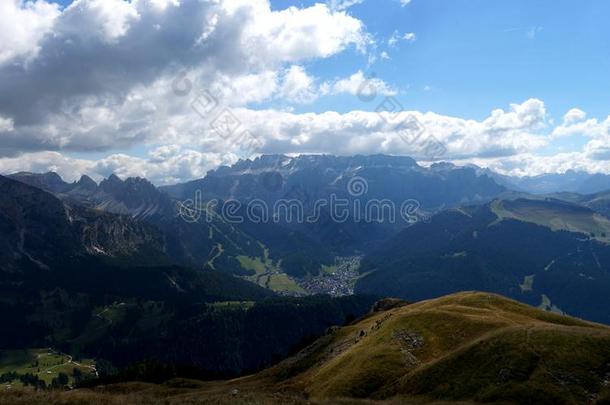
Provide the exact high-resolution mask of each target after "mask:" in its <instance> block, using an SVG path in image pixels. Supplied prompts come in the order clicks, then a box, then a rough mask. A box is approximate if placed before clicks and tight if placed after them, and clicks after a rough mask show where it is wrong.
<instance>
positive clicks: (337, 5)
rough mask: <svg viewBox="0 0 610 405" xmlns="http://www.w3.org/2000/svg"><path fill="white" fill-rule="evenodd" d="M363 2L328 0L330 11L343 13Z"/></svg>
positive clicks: (357, 0)
mask: <svg viewBox="0 0 610 405" xmlns="http://www.w3.org/2000/svg"><path fill="white" fill-rule="evenodd" d="M363 2H364V0H330V1H329V2H328V4H329V6H330V9H331V10H336V11H343V10H347V9H348V8H350V7H352V6H355V5H356V4H361V3H363Z"/></svg>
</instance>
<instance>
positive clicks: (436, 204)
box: [161, 155, 505, 210]
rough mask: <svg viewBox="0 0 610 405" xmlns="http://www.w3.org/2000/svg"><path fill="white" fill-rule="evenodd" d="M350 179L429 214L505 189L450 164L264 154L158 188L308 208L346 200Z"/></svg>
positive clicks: (405, 159) (393, 158)
mask: <svg viewBox="0 0 610 405" xmlns="http://www.w3.org/2000/svg"><path fill="white" fill-rule="evenodd" d="M354 177H361V178H363V179H364V180H366V182H367V186H368V188H367V190H366V192H365V193H364V194H363V195H365V196H366V198H370V199H375V198H377V199H384V198H387V199H390V200H392V201H394V202H402V201H404V200H408V199H415V200H418V201H419V202H420V203H421V205H422V208H425V209H428V210H434V209H438V208H441V207H446V206H452V205H455V204H463V203H466V202H472V201H481V200H486V199H489V198H492V197H494V196H496V195H497V194H499V193H500V192H502V191H504V190H505V189H504V187H501V186H499V185H498V184H496V183H495V182H494V181H493V180H492V179H491V178H489V177H488V176H487V175H477V173H476V171H475V170H474V169H472V168H467V167H457V166H454V165H451V164H436V165H433V166H432V167H431V168H424V167H421V166H419V165H418V164H417V162H416V161H415V160H413V159H411V158H409V157H402V156H386V155H371V156H352V157H342V156H329V155H300V156H297V157H288V156H284V155H265V156H261V157H260V158H257V159H254V160H242V161H239V162H238V163H236V164H235V165H233V166H231V167H221V168H219V169H217V170H215V171H211V172H209V173H208V175H207V176H206V177H205V178H203V179H201V180H195V181H191V182H188V183H184V184H178V185H175V186H168V187H161V190H163V191H165V192H167V193H168V194H169V195H171V196H173V197H175V198H179V199H185V198H192V196H193V195H194V194H195V192H196V191H201V192H202V193H203V196H204V197H205V198H208V199H210V198H218V199H222V200H227V199H236V200H240V201H249V200H252V199H261V200H263V201H265V202H267V203H272V202H275V201H277V200H278V199H281V198H289V197H290V198H299V199H300V200H301V201H303V202H305V203H310V204H311V203H313V202H314V201H315V200H318V199H321V198H328V197H329V196H330V195H331V194H333V193H335V194H337V196H339V197H347V196H348V188H347V187H348V183H349V180H350V179H352V178H354Z"/></svg>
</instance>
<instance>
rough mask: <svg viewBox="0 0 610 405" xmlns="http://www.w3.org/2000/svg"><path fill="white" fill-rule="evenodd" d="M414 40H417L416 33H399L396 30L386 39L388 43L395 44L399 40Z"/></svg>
mask: <svg viewBox="0 0 610 405" xmlns="http://www.w3.org/2000/svg"><path fill="white" fill-rule="evenodd" d="M415 40H417V35H416V34H415V33H414V32H407V33H404V34H400V33H398V31H394V33H392V36H390V38H389V39H388V45H389V46H396V44H398V43H399V42H400V41H406V42H415Z"/></svg>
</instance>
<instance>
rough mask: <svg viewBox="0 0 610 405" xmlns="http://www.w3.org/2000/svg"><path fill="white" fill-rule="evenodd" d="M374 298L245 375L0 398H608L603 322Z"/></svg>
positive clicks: (0, 399) (497, 307)
mask: <svg viewBox="0 0 610 405" xmlns="http://www.w3.org/2000/svg"><path fill="white" fill-rule="evenodd" d="M381 308H383V309H385V310H380V311H378V312H373V313H371V314H369V315H368V316H366V317H364V318H363V319H360V320H358V321H356V322H354V323H353V324H351V325H349V326H346V327H342V328H334V329H332V330H329V331H328V333H327V334H326V335H325V336H323V337H322V338H320V339H318V340H317V341H316V342H315V343H314V344H312V345H311V346H309V347H308V348H306V349H305V350H303V351H302V352H300V353H299V354H297V355H295V356H293V357H291V358H289V359H287V360H285V361H283V362H282V363H280V364H278V365H277V366H275V367H273V368H271V369H268V370H266V371H264V372H262V373H259V374H257V375H254V376H250V377H245V378H241V379H237V380H232V381H225V382H213V383H204V382H193V381H183V380H180V381H178V380H174V381H171V382H168V383H166V384H164V385H149V384H139V383H131V384H123V385H116V386H109V387H98V388H96V389H95V390H75V391H72V392H66V393H41V394H31V393H30V394H23V393H18V392H17V393H12V394H6V393H5V394H3V396H0V403H15V404H20V403H23V404H26V403H27V404H30V403H40V404H42V403H66V404H67V403H83V404H85V403H99V404H102V403H103V404H114V403H116V404H121V405H128V404H132V403H133V404H135V403H150V404H156V403H158V404H178V403H203V404H205V403H210V404H221V403H235V404H242V403H243V404H271V403H288V404H290V403H294V404H300V403H320V404H325V403H329V404H330V403H371V402H375V403H377V402H384V403H385V402H388V403H437V402H438V403H441V401H455V402H459V401H462V402H464V403H471V402H495V403H519V404H527V403H531V404H543V403H549V404H584V403H600V404H601V403H610V328H609V327H606V326H603V325H599V324H594V323H589V322H585V321H581V320H578V319H574V318H569V317H565V316H560V315H556V314H552V313H548V312H542V311H540V310H537V309H534V308H532V307H529V306H526V305H524V304H520V303H518V302H515V301H512V300H509V299H506V298H503V297H501V296H497V295H493V294H487V293H476V292H465V293H459V294H454V295H451V296H447V297H443V298H439V299H435V300H430V301H424V302H419V303H416V304H411V305H400V304H397V303H396V302H392V303H391V305H387V306H386V307H383V306H381ZM386 308H389V309H386Z"/></svg>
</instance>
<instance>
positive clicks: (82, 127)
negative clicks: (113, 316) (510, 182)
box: [0, 0, 610, 183]
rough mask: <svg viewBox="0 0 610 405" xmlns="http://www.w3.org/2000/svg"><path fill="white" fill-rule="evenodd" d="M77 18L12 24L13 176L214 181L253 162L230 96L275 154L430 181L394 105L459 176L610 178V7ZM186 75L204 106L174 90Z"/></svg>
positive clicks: (293, 8) (164, 9)
mask: <svg viewBox="0 0 610 405" xmlns="http://www.w3.org/2000/svg"><path fill="white" fill-rule="evenodd" d="M58 3H59V5H60V7H59V8H58V7H57V4H58ZM74 3H75V4H74V6H75V7H68V6H69V5H70V4H72V2H69V1H65V0H62V1H59V2H58V1H53V0H36V1H35V2H23V1H21V0H5V2H4V3H3V5H2V6H0V24H2V25H3V26H4V27H6V28H5V29H4V31H2V30H0V135H2V136H3V137H2V139H3V141H2V143H0V172H8V171H14V170H33V171H35V170H39V171H40V170H57V171H60V172H64V173H68V175H72V174H73V173H79V172H87V173H88V174H90V175H92V176H93V177H94V178H95V177H97V178H99V177H100V176H106V175H108V174H109V173H110V172H116V173H118V174H119V175H123V176H128V175H142V176H146V177H150V178H152V179H153V180H155V181H156V182H158V183H170V182H176V181H183V180H189V179H191V178H196V177H200V176H201V175H203V174H205V172H206V171H207V170H208V169H210V168H214V167H216V166H217V165H219V164H230V163H233V162H235V161H236V160H237V159H239V158H246V157H249V156H250V155H249V153H251V152H250V151H248V152H247V153H246V152H244V148H243V147H242V145H241V144H240V143H239V142H235V141H229V142H227V141H226V140H224V139H218V137H215V135H214V133H213V132H214V131H211V128H212V127H211V124H212V122H213V119H211V118H210V117H204V118H203V120H202V119H201V117H198V116H197V115H196V114H194V112H193V109H192V107H191V106H192V103H193V101H194V100H195V99H196V98H197V97H198V94H199V93H200V92H202V91H207V90H206V89H207V87H206V86H212V87H214V86H221V87H222V88H225V90H226V89H227V88H231V91H230V93H231V92H232V94H231V95H229V96H228V97H225V96H224V95H223V100H222V103H223V106H225V104H226V106H227V107H228V108H230V111H231V112H232V113H233V114H234V115H235V116H236V117H238V120H239V122H240V124H241V125H242V127H243V129H246V130H248V131H249V132H250V133H251V134H252V135H253V136H254V137H255V138H258V139H259V141H260V142H259V143H260V145H261V146H259V147H258V149H257V150H256V152H257V153H331V154H355V153H387V154H397V155H405V154H406V155H411V156H414V157H415V158H416V159H418V160H420V161H421V162H422V163H423V164H425V163H429V162H426V161H425V160H426V159H427V158H429V156H423V155H418V153H419V149H418V148H417V147H416V145H413V144H405V142H404V140H402V141H401V139H400V135H399V133H397V131H396V130H395V128H393V127H391V126H389V125H387V120H386V119H385V118H383V117H382V116H380V115H378V114H376V112H375V110H376V108H377V106H378V105H379V103H380V102H381V101H382V100H383V99H384V97H385V96H393V97H395V98H396V100H398V102H399V103H400V104H401V105H402V106H403V107H404V109H405V110H407V111H409V112H410V113H411V115H412V116H413V117H415V118H416V119H417V120H419V123H420V124H421V125H423V126H424V127H425V130H426V134H427V136H431V137H433V138H434V139H436V140H438V141H439V142H441V143H442V144H443V145H445V146H446V149H447V153H446V154H445V155H444V156H443V158H444V159H445V160H450V161H454V162H456V163H458V164H462V163H474V164H477V165H480V166H484V167H489V168H492V169H494V170H497V171H499V172H502V173H505V174H512V175H535V174H541V173H545V172H563V171H566V170H569V169H574V170H587V171H589V172H609V173H610V118H609V116H610V103H609V102H608V94H609V93H610V92H609V90H610V75H608V72H609V71H610V44H609V41H610V24H607V16H609V15H610V2H608V1H605V0H588V1H576V0H536V1H532V0H494V1H491V0H411V1H410V2H407V1H404V0H403V1H401V0H333V1H331V0H329V1H328V2H322V3H320V2H316V1H309V0H302V1H290V0H219V1H217V2H200V1H195V0H182V1H180V2H176V1H174V0H146V1H144V0H141V1H129V0H78V1H76V2H74ZM402 3H408V4H402ZM3 7H4V8H3ZM271 25H272V27H271ZM22 26H28V27H34V28H33V29H31V30H29V31H27V32H24V31H23V30H22V29H21V27H22ZM269 27H271V28H269ZM392 39H393V40H392ZM181 72H185V73H186V74H187V76H188V78H189V79H190V80H191V82H192V83H193V84H194V88H193V90H192V92H191V93H189V94H188V95H187V96H186V97H176V95H175V94H173V93H172V91H171V87H168V86H169V85H168V83H169V84H171V83H172V81H173V80H174V79H175V77H177V75H179V74H180V73H181ZM365 76H369V77H370V76H372V77H374V78H375V79H374V80H375V81H374V83H375V86H377V90H378V94H379V95H378V97H377V98H375V99H374V100H373V101H369V102H365V101H363V100H361V98H359V97H358V96H357V88H359V86H358V83H362V81H363V80H365V79H364V77H365ZM207 118H210V119H209V120H207ZM212 118H213V117H212ZM206 120H207V121H206ZM153 165H154V166H155V167H158V169H153V168H152V167H153Z"/></svg>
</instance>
